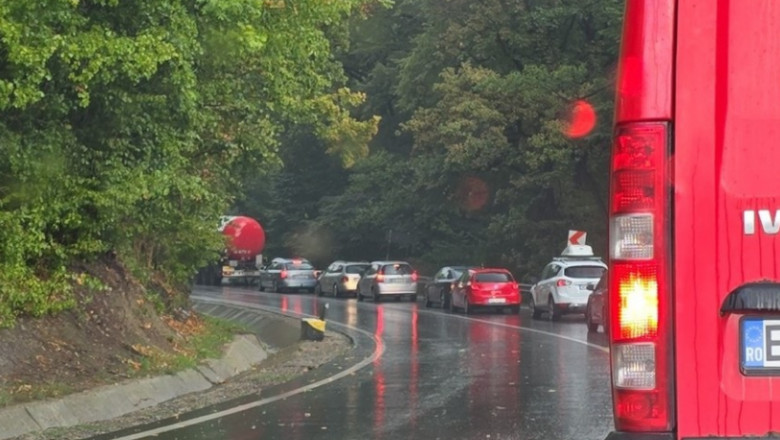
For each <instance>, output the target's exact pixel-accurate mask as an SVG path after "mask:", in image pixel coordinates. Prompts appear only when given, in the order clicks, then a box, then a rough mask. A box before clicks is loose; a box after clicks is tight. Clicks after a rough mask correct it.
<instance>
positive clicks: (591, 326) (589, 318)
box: [585, 306, 599, 333]
mask: <svg viewBox="0 0 780 440" xmlns="http://www.w3.org/2000/svg"><path fill="white" fill-rule="evenodd" d="M585 324H587V326H588V332H589V333H596V332H598V331H599V325H598V323H595V322H593V315H591V314H590V306H588V307H587V308H586V309H585Z"/></svg>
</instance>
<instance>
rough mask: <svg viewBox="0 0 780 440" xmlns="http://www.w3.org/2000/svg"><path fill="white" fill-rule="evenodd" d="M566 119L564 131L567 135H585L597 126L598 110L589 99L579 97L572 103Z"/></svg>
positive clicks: (572, 136) (577, 136)
mask: <svg viewBox="0 0 780 440" xmlns="http://www.w3.org/2000/svg"><path fill="white" fill-rule="evenodd" d="M566 119H567V120H566V124H565V127H564V130H563V132H564V134H565V135H566V136H567V137H570V138H572V139H577V138H581V137H585V136H587V135H588V134H590V132H591V131H593V128H594V127H596V110H594V109H593V106H592V105H591V104H590V103H589V102H588V101H585V100H584V99H579V100H577V101H575V102H574V104H572V106H571V108H570V109H569V114H568V116H567V118H566Z"/></svg>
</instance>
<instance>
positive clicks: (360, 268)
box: [345, 264, 371, 274]
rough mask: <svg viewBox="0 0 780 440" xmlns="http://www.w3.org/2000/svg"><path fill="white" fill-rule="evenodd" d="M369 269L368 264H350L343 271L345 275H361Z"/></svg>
mask: <svg viewBox="0 0 780 440" xmlns="http://www.w3.org/2000/svg"><path fill="white" fill-rule="evenodd" d="M369 267H371V265H370V264H350V265H349V266H347V268H346V269H345V272H346V273H358V274H359V273H363V272H365V271H366V270H367V269H368V268H369Z"/></svg>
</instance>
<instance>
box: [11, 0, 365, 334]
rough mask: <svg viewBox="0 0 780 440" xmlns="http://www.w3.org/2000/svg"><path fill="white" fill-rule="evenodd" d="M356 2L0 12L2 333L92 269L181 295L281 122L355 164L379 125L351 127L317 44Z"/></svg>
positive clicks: (346, 102) (146, 3)
mask: <svg viewBox="0 0 780 440" xmlns="http://www.w3.org/2000/svg"><path fill="white" fill-rule="evenodd" d="M365 4H366V2H365V1H363V0H344V1H339V2H320V1H316V0H309V1H296V2H291V1H283V0H278V1H265V2H246V1H241V0H231V1H222V0H221V1H211V0H199V1H184V2H182V1H178V0H139V1H134V2H119V1H116V0H71V1H67V2H66V1H60V2H54V3H51V4H50V2H49V3H41V2H28V1H25V0H8V1H6V2H3V3H2V4H0V66H1V67H0V116H1V117H0V139H1V140H2V142H0V171H2V178H0V224H2V226H3V228H2V232H0V241H2V243H3V246H2V248H3V252H1V253H0V285H2V289H0V325H7V324H9V323H11V322H12V320H13V317H14V316H15V315H18V314H21V313H25V314H33V315H40V314H43V313H48V312H54V311H57V310H61V309H63V308H65V307H69V306H70V305H71V304H72V303H73V298H72V295H71V294H70V289H69V286H70V284H71V283H70V281H71V280H73V279H76V278H78V274H71V273H69V269H70V268H71V267H74V265H75V264H76V263H78V262H82V261H86V260H94V259H97V258H117V259H119V260H120V262H122V263H123V264H125V265H127V266H129V267H131V268H132V269H134V271H135V272H136V274H137V275H139V276H141V277H142V278H143V279H145V280H148V281H150V282H153V283H155V284H156V285H157V286H158V287H159V288H160V289H162V290H166V291H167V292H168V293H170V294H171V295H170V298H169V299H171V300H175V299H176V298H177V297H179V295H178V294H179V293H181V292H182V291H183V286H184V284H185V283H186V282H187V280H188V279H189V278H190V277H191V275H192V273H193V271H194V270H195V269H196V268H197V267H198V266H199V265H201V264H203V263H204V262H205V261H207V260H208V259H210V258H212V255H214V253H215V252H217V250H218V249H219V248H220V247H221V246H222V242H221V238H220V237H219V234H218V233H217V232H216V231H215V224H216V222H217V221H216V220H217V218H218V216H219V215H220V214H222V213H224V212H226V210H227V209H228V207H229V206H230V205H232V204H233V201H234V200H235V199H237V198H240V197H242V192H243V191H244V183H245V182H247V181H248V176H253V175H256V174H258V172H257V170H258V169H264V168H271V167H273V166H274V165H275V164H278V163H280V159H279V156H278V155H279V148H280V143H279V135H280V133H282V132H283V131H284V127H286V126H288V125H290V124H308V125H309V126H311V127H313V130H314V132H315V133H316V134H317V135H318V136H319V138H321V139H324V140H325V141H326V142H327V147H328V148H331V149H332V151H333V152H334V155H336V156H337V157H340V158H343V160H344V161H345V162H350V161H354V160H355V158H356V157H359V156H361V155H362V154H365V148H366V147H365V144H366V143H367V142H368V139H369V138H370V137H371V135H372V134H373V133H374V131H375V129H376V128H375V127H376V125H377V122H378V121H377V120H376V119H373V118H369V119H367V120H365V121H358V120H356V119H354V118H352V117H350V113H349V112H350V107H353V106H355V105H357V104H358V103H359V102H360V101H361V100H362V99H363V95H361V94H359V93H352V92H350V91H349V90H347V89H345V88H343V87H342V83H343V80H344V75H343V73H342V71H341V66H340V64H339V63H338V62H337V61H336V60H335V58H334V55H333V54H332V48H331V45H330V39H329V35H328V34H327V30H328V29H333V28H339V27H343V26H344V23H345V20H346V19H347V17H348V16H349V15H350V14H352V13H355V12H359V11H360V8H361V7H363V6H364V5H365Z"/></svg>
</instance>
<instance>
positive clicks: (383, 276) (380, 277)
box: [376, 272, 385, 283]
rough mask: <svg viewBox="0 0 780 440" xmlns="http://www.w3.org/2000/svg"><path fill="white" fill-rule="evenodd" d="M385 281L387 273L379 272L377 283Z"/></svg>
mask: <svg viewBox="0 0 780 440" xmlns="http://www.w3.org/2000/svg"><path fill="white" fill-rule="evenodd" d="M384 281H385V274H383V273H381V272H380V273H377V274H376V282H377V283H383V282H384Z"/></svg>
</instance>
